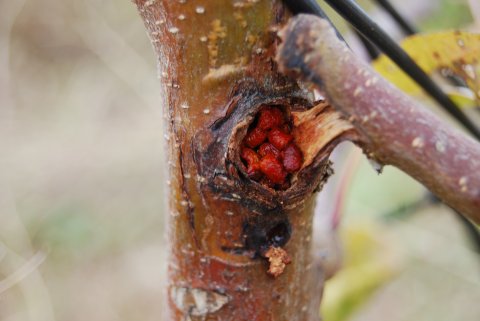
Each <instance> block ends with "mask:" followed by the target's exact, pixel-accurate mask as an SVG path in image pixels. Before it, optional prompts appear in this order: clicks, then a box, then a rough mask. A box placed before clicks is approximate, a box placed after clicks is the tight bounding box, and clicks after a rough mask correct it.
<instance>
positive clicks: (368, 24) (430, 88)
mask: <svg viewBox="0 0 480 321" xmlns="http://www.w3.org/2000/svg"><path fill="white" fill-rule="evenodd" d="M326 1H327V2H328V3H329V5H330V6H331V7H332V8H334V9H335V10H336V11H337V12H338V13H339V14H341V15H342V16H343V17H344V18H345V19H346V20H347V21H348V22H350V23H351V24H352V25H353V26H354V28H355V29H356V32H357V34H359V36H360V39H361V40H362V42H363V43H364V45H365V48H366V49H367V51H368V52H369V54H370V57H376V56H377V55H378V52H376V47H375V46H374V45H373V44H376V45H377V46H378V47H379V48H380V49H381V50H382V51H384V52H385V54H386V55H387V56H389V57H390V59H392V60H393V61H394V62H395V63H397V65H398V66H399V67H400V68H401V69H402V70H404V71H405V72H406V73H407V74H408V75H410V77H412V79H414V80H415V81H416V82H417V83H418V84H419V85H420V86H421V87H422V88H424V89H425V91H427V92H428V93H430V95H431V96H432V97H433V98H435V100H436V101H437V102H439V103H440V105H441V106H442V107H444V108H445V109H446V110H447V111H448V112H449V113H450V114H451V115H452V116H453V117H455V118H456V119H457V120H458V121H459V122H460V123H462V124H463V125H464V126H465V127H466V128H467V129H468V130H469V131H470V132H471V133H472V135H473V136H475V138H477V140H480V132H479V130H478V128H477V127H476V126H475V125H474V124H473V123H472V122H471V121H470V119H469V118H468V117H467V116H466V115H465V114H463V112H462V111H461V110H460V109H459V108H458V107H457V106H456V105H455V104H454V103H453V102H452V101H451V100H450V98H448V96H447V95H445V93H443V91H442V90H441V89H440V88H439V87H438V86H437V85H436V84H435V83H434V82H433V81H432V80H431V79H430V78H429V77H428V75H427V74H425V72H424V71H423V70H422V69H421V68H420V67H419V66H418V65H417V64H416V63H415V62H414V61H413V60H412V59H411V58H410V57H409V56H408V54H407V53H406V52H404V51H403V49H402V48H401V47H400V46H398V45H397V44H396V43H395V42H394V41H393V40H392V39H391V38H390V37H389V36H388V35H387V34H386V33H385V31H383V30H382V29H381V28H380V27H379V26H378V25H377V24H376V23H375V22H373V21H372V20H371V19H370V18H369V17H368V16H367V15H366V13H365V12H364V11H363V10H362V9H361V8H360V7H358V6H357V5H356V3H355V2H352V1H348V0H346V1H343V0H330V1H328V0H326ZM376 1H377V2H378V3H379V4H380V5H381V6H382V7H383V8H384V9H385V10H386V11H387V12H388V13H390V15H391V16H392V18H393V19H394V20H395V21H396V22H397V23H398V24H399V25H400V26H401V27H402V29H403V30H404V32H405V33H406V34H407V35H412V34H415V33H416V31H415V28H414V27H412V26H411V25H410V24H408V23H407V22H406V19H404V18H403V17H402V16H401V15H400V14H399V13H398V12H397V11H396V10H395V8H393V6H391V5H390V3H389V2H388V1H387V0H376ZM285 2H286V4H287V6H288V7H289V9H290V10H291V11H292V12H293V13H294V14H299V13H309V14H314V15H317V16H319V17H322V18H324V19H327V20H328V21H330V19H328V17H327V15H326V14H325V12H324V11H323V10H322V8H321V7H320V6H319V5H318V3H317V2H316V1H314V0H285ZM336 5H338V7H337V6H336ZM330 23H331V24H332V22H331V21H330ZM332 26H333V24H332ZM334 28H335V27H334ZM335 30H336V32H337V34H338V35H340V34H339V32H338V30H337V29H336V28H335ZM339 38H340V39H342V40H343V38H342V37H341V35H340V36H339ZM370 41H371V42H370ZM372 43H373V44H372ZM394 58H395V59H394ZM412 67H413V69H410V68H412ZM417 77H418V78H417ZM445 103H446V104H445ZM456 214H457V217H459V219H460V220H461V222H462V224H463V225H464V227H465V229H466V232H467V234H468V235H469V236H470V239H471V240H472V242H473V244H475V246H476V250H477V251H478V252H479V253H480V231H479V230H478V228H477V227H476V226H475V225H474V224H473V223H472V222H470V221H469V220H468V219H466V218H465V217H464V216H463V215H461V214H460V213H458V212H456Z"/></svg>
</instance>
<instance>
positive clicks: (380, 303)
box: [0, 0, 480, 321]
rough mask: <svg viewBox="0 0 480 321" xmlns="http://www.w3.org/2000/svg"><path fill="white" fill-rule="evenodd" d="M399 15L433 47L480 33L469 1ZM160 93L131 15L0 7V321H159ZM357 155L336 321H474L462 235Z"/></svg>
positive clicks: (335, 190)
mask: <svg viewBox="0 0 480 321" xmlns="http://www.w3.org/2000/svg"><path fill="white" fill-rule="evenodd" d="M361 2H362V4H363V5H365V8H367V9H368V10H370V12H371V13H372V15H373V16H374V17H375V19H376V21H378V22H379V23H381V24H382V25H384V26H385V27H386V28H389V30H391V32H392V34H393V35H400V33H399V32H397V31H395V30H394V29H393V23H392V22H391V21H390V20H389V19H388V17H386V16H385V15H384V14H382V13H381V12H380V10H378V9H377V8H374V7H373V6H372V5H371V2H369V1H361ZM393 2H394V3H395V5H396V6H397V7H398V8H399V9H400V10H401V11H402V12H403V13H405V15H406V16H408V17H409V18H410V19H411V21H414V22H415V23H416V24H417V25H418V26H419V27H420V29H421V30H422V31H431V30H444V29H448V28H463V29H470V30H472V29H473V28H475V26H474V18H473V16H474V15H473V14H472V12H471V11H470V7H469V4H468V1H467V0H465V1H462V0H456V1H455V0H435V1H424V2H421V1H413V0H402V1H393ZM472 3H475V1H472ZM332 16H333V17H334V20H335V21H337V22H339V25H340V28H341V29H342V30H346V27H345V26H343V25H341V23H340V19H338V17H335V16H334V15H332ZM477 26H478V25H477ZM477 31H478V29H477ZM352 39H353V38H352ZM357 45H358V41H357V42H355V40H352V46H353V47H354V49H355V50H358V52H359V54H362V53H363V51H362V48H360V47H357ZM158 86H159V83H158V82H157V75H156V63H155V57H154V54H153V51H152V49H151V46H150V43H149V40H148V38H147V36H146V33H145V30H144V27H143V24H142V21H141V19H140V18H139V16H138V15H137V13H136V8H135V6H134V5H133V4H132V3H131V2H130V1H113V2H107V1H94V0H76V1H73V0H65V1H53V0H43V1H34V0H17V1H0V320H1V321H53V320H58V321H67V320H68V321H75V320H90V321H113V320H119V321H120V320H139V319H141V320H158V319H159V316H162V312H163V310H164V307H163V306H162V295H163V292H162V291H163V284H162V282H163V278H164V267H165V239H164V233H163V231H164V215H163V213H164V211H165V196H164V193H165V188H164V184H165V179H164V176H165V175H164V174H165V173H164V169H163V165H162V162H163V156H164V155H163V151H164V148H163V130H162V115H161V108H160V106H159V101H160V99H159V97H158V93H159V90H158ZM351 150H352V148H351V146H343V147H342V152H341V153H340V154H339V155H348V157H343V159H340V160H339V162H338V163H339V165H338V166H337V167H336V171H337V173H338V175H337V179H336V180H335V181H332V184H331V186H329V187H328V188H327V191H326V192H325V193H324V195H327V197H330V196H332V197H336V198H338V199H340V200H341V202H340V204H341V206H337V207H335V208H333V207H332V209H331V211H333V212H336V213H341V214H342V222H341V224H340V226H339V233H340V236H341V239H342V242H343V244H344V248H345V254H344V256H345V257H344V261H345V267H344V269H343V270H341V272H339V273H338V274H337V277H335V278H334V279H333V280H332V281H331V282H329V284H328V285H327V289H326V295H325V299H324V305H323V308H322V310H323V313H324V314H325V316H326V317H325V320H326V321H340V320H355V321H359V320H370V321H377V320H378V321H381V320H385V319H386V318H388V320H389V321H397V320H398V321H400V320H416V321H423V320H425V321H427V320H436V321H443V320H445V321H447V320H449V321H451V320H462V321H470V320H472V321H478V320H479V319H480V305H479V304H478V302H480V257H479V255H478V254H477V253H476V251H475V247H474V246H472V244H471V242H470V240H469V238H468V236H467V234H466V233H465V229H464V227H463V226H462V225H461V223H460V221H459V219H458V218H457V217H456V216H455V215H453V214H452V212H451V211H450V210H449V209H448V208H446V207H444V206H442V205H438V204H431V203H430V202H429V201H428V200H427V199H426V198H425V195H426V192H425V190H424V189H423V188H422V187H421V186H419V185H418V184H417V183H415V182H413V181H412V180H411V179H410V178H409V177H407V176H406V175H404V174H402V173H400V172H398V171H397V170H395V169H393V168H385V169H384V172H383V174H382V175H378V174H377V173H376V171H375V170H374V169H372V166H371V164H369V163H368V162H367V161H366V160H364V159H363V157H361V155H359V153H358V151H351ZM337 158H341V156H337ZM345 182H346V183H345ZM339 187H340V189H339Z"/></svg>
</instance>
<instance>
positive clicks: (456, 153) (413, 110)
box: [277, 15, 480, 224]
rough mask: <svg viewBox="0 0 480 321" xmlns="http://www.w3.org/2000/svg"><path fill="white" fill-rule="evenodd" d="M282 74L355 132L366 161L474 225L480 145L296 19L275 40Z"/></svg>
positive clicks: (316, 24) (325, 27)
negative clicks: (305, 84) (417, 186)
mask: <svg viewBox="0 0 480 321" xmlns="http://www.w3.org/2000/svg"><path fill="white" fill-rule="evenodd" d="M280 34H281V35H280V36H281V38H282V41H283V44H282V45H281V47H280V48H279V52H278V54H277V62H278V63H279V65H280V68H281V70H283V71H285V72H288V73H289V74H290V75H292V74H294V75H295V76H298V77H301V78H302V79H304V80H306V81H310V82H312V83H313V84H315V86H316V87H317V88H318V89H319V90H321V91H322V92H324V93H325V94H326V96H327V98H328V101H329V102H330V104H331V105H332V106H333V107H334V108H335V109H336V110H338V111H340V112H342V113H343V115H344V117H345V118H347V119H348V120H349V121H350V122H351V123H352V124H353V125H354V126H355V128H356V129H357V133H358V136H357V137H356V139H355V142H356V143H357V144H359V145H360V146H361V147H362V149H363V150H364V151H365V153H366V154H367V156H368V157H369V158H371V159H372V160H374V161H376V162H378V163H380V164H384V165H394V166H396V167H398V168H400V169H401V170H403V171H404V172H406V173H407V174H409V175H411V176H412V177H413V178H415V179H417V180H418V181H419V182H421V183H422V184H424V185H425V186H426V187H427V188H428V189H430V190H431V191H432V192H433V193H434V194H435V195H437V196H438V197H439V198H441V199H442V200H443V201H444V202H445V203H446V204H448V205H449V206H451V207H453V208H455V209H456V210H458V211H459V212H461V213H463V214H464V215H465V216H467V217H469V218H470V219H472V220H473V221H475V222H476V223H477V224H478V223H480V144H479V143H478V142H477V141H475V140H473V139H472V138H471V137H469V136H467V135H465V134H464V133H462V132H460V131H459V130H457V129H456V128H453V127H452V126H451V125H450V124H448V123H447V122H445V121H444V120H442V119H440V118H439V117H438V116H436V115H434V114H433V113H432V112H431V111H429V110H428V109H426V108H424V107H423V106H421V105H419V104H418V103H416V102H415V101H414V100H413V99H411V98H409V97H408V96H406V95H405V94H404V93H402V92H401V91H399V90H398V89H396V88H395V87H393V86H392V85H391V84H390V83H388V82H387V81H386V80H384V79H383V78H382V77H381V76H380V75H378V74H377V73H375V72H374V71H373V70H372V68H371V67H370V66H369V65H367V64H366V63H364V62H363V61H361V60H360V59H359V58H358V57H356V56H355V55H354V54H353V53H352V52H351V51H350V50H349V49H348V48H347V47H346V46H345V44H344V43H342V42H340V41H339V40H338V38H337V36H336V35H335V32H334V31H333V29H332V28H331V27H330V25H329V23H328V22H327V21H325V20H322V19H320V18H317V17H315V16H311V15H300V16H297V17H295V18H293V19H291V21H290V22H289V24H288V26H287V27H285V29H283V31H282V32H281V33H280Z"/></svg>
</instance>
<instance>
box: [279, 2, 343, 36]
mask: <svg viewBox="0 0 480 321" xmlns="http://www.w3.org/2000/svg"><path fill="white" fill-rule="evenodd" d="M284 2H285V3H286V4H287V7H288V9H290V11H291V12H292V13H293V14H300V13H309V14H313V15H316V16H318V17H320V18H323V19H325V20H327V21H328V22H330V25H331V26H332V27H333V29H335V32H336V33H337V36H338V38H339V39H340V40H341V41H343V42H344V43H345V44H346V42H345V39H343V36H342V35H341V33H340V32H339V31H338V29H337V28H336V27H335V25H334V24H333V23H332V21H331V20H330V18H329V17H328V16H327V14H326V13H325V11H323V9H322V7H320V5H319V4H318V3H317V1H315V0H299V1H298V0H284Z"/></svg>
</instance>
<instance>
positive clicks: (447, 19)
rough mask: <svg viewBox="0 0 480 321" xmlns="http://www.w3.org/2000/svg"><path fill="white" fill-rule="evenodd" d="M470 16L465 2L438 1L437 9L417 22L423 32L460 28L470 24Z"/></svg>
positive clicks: (458, 0) (454, 0) (459, 0)
mask: <svg viewBox="0 0 480 321" xmlns="http://www.w3.org/2000/svg"><path fill="white" fill-rule="evenodd" d="M472 19H473V18H472V15H471V12H470V7H469V5H468V3H467V1H463V0H439V1H438V6H437V9H436V10H434V11H433V12H431V13H430V14H429V15H428V16H426V17H425V18H424V19H422V20H421V21H419V27H420V28H421V30H423V31H433V30H448V29H453V28H461V27H465V26H468V25H470V24H471V23H472Z"/></svg>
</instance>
